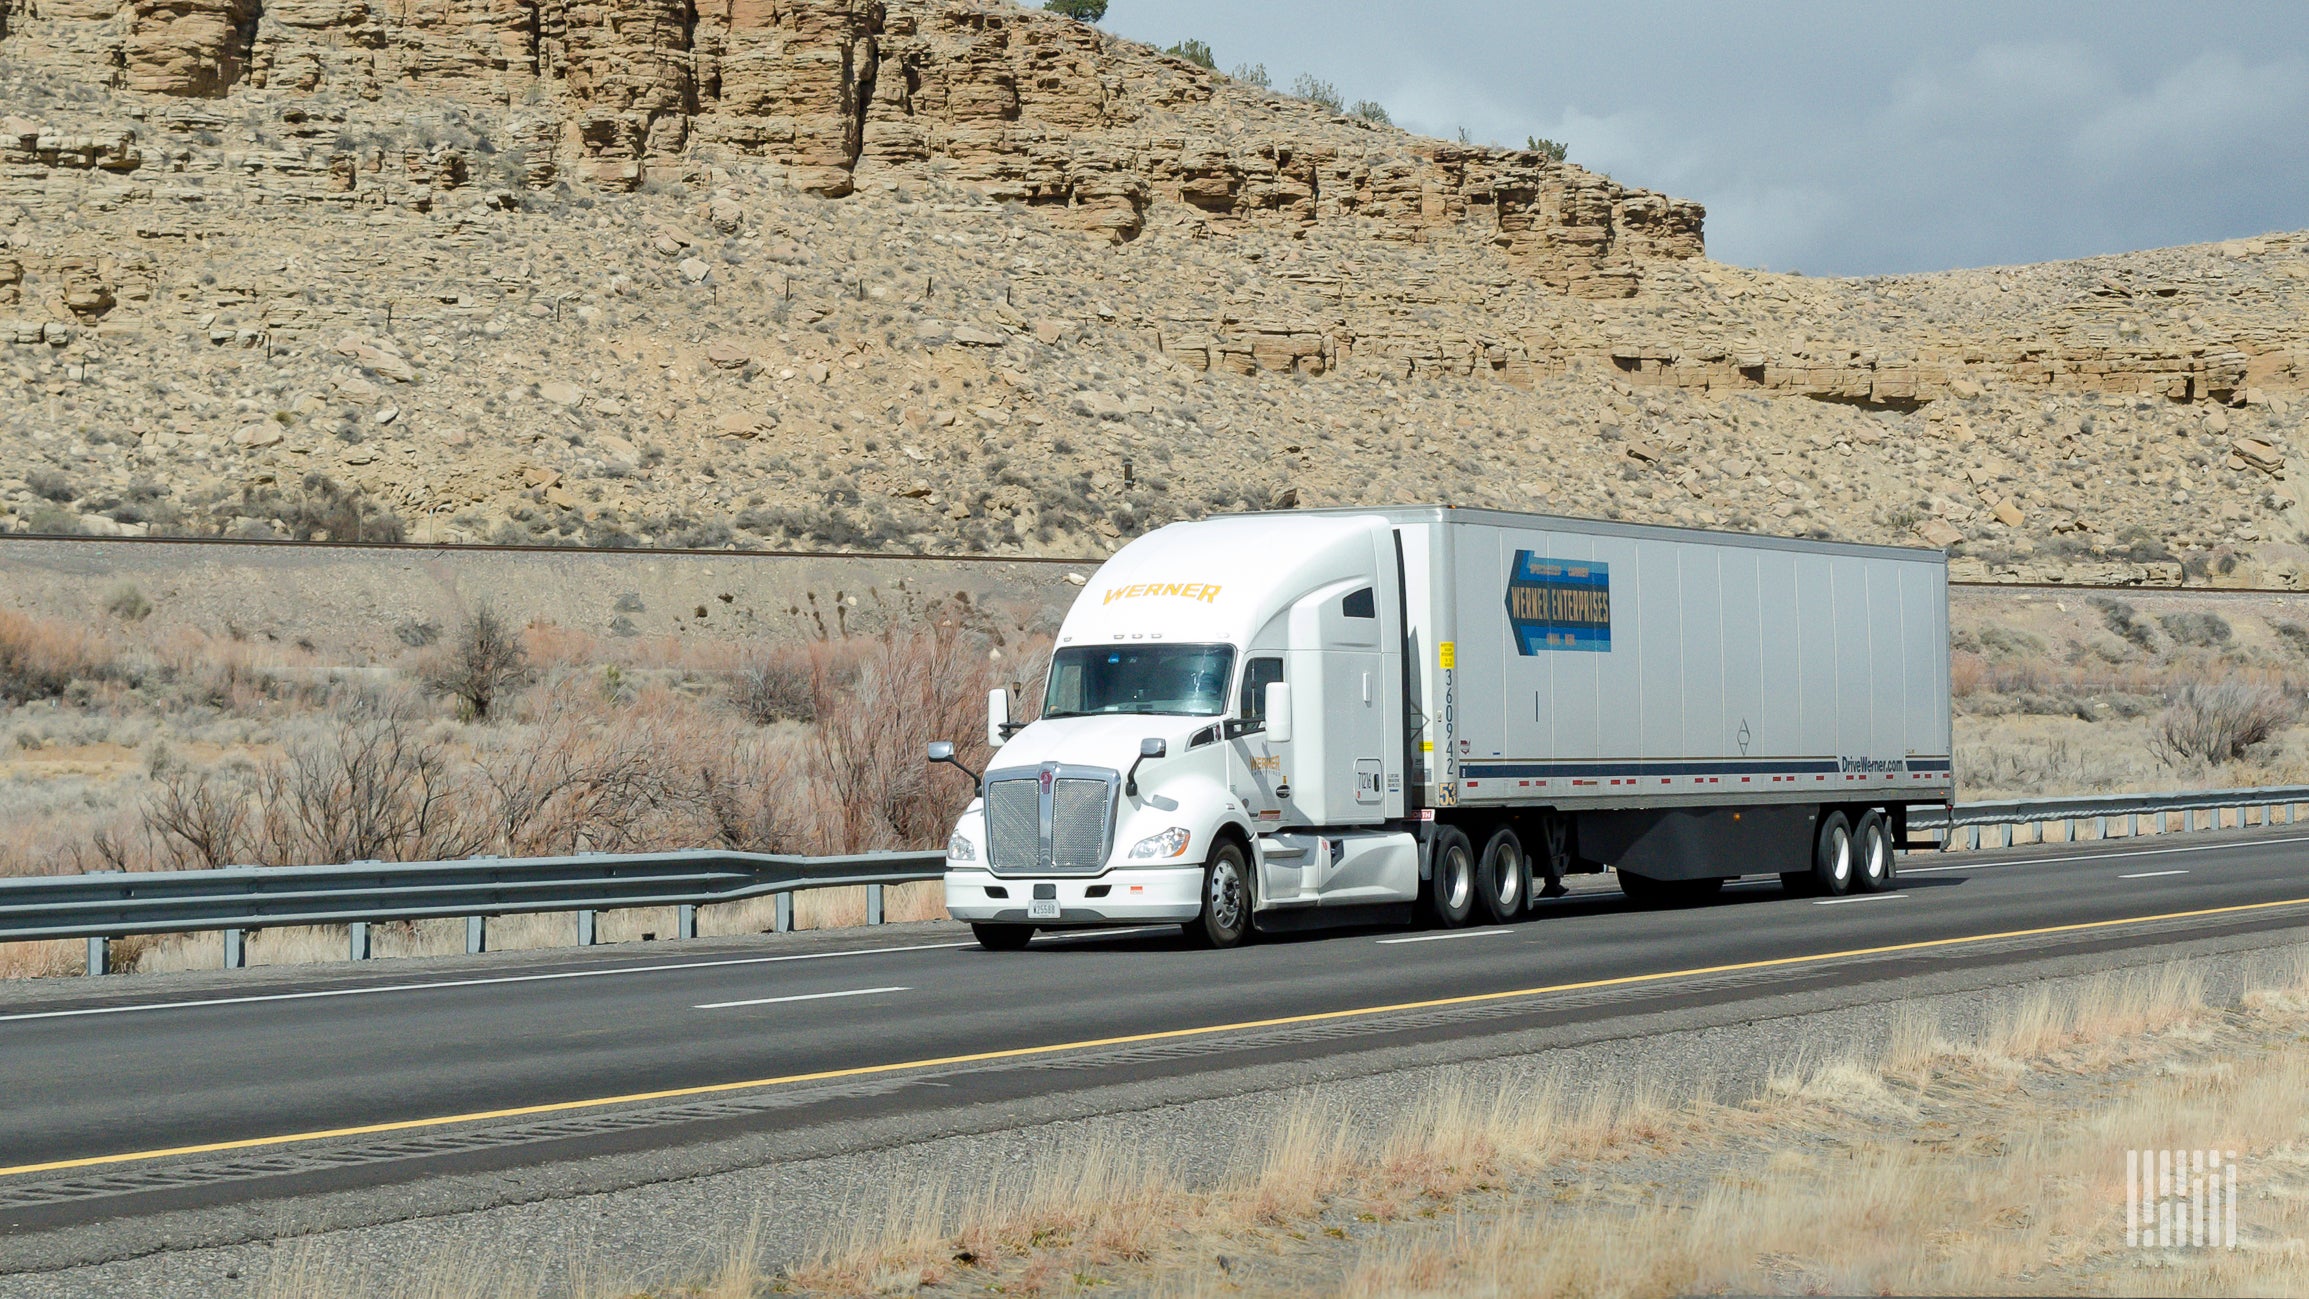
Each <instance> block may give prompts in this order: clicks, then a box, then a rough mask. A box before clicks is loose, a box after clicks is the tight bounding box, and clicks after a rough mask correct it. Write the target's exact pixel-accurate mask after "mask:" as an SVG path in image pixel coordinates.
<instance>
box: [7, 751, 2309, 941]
mask: <svg viewBox="0 0 2309 1299" xmlns="http://www.w3.org/2000/svg"><path fill="white" fill-rule="evenodd" d="M2303 806H2309V785H2279V786H2267V787H2262V788H2255V789H2212V790H2191V791H2184V792H2180V793H2170V794H2108V795H2094V796H2088V797H2079V798H2029V799H2012V800H2008V801H2001V802H1979V803H1958V804H1956V805H1955V806H1954V807H1953V808H1952V809H1951V808H1941V807H1925V806H1915V807H1911V808H1909V810H1908V828H1909V830H1910V831H1911V833H1912V834H1913V833H1916V832H1923V833H1926V834H1933V833H1938V834H1940V835H1941V836H1943V837H1942V841H1941V843H1940V847H1942V848H1943V849H1946V848H1951V847H1955V846H1957V840H1958V839H1959V838H1963V839H1964V840H1966V842H1965V844H1964V846H1965V847H1967V848H1974V849H1977V848H1980V847H1983V846H1989V847H2010V846H2012V844H2013V843H2014V840H2015V837H2016V833H2017V831H2018V830H2019V828H2020V827H2022V826H2026V825H2036V826H2040V827H2044V829H2040V830H2039V832H2038V835H2037V838H2036V840H2035V842H2039V843H2051V842H2075V841H2076V840H2077V838H2078V828H2079V826H2080V824H2081V823H2083V822H2086V821H2091V822H2092V823H2093V826H2094V837H2096V838H2101V839H2109V838H2118V837H2137V836H2139V835H2141V834H2143V833H2150V834H2171V833H2176V832H2186V831H2194V830H2199V829H2225V828H2230V827H2229V826H2224V825H2223V824H2222V821H2223V814H2224V813H2227V812H2232V811H2233V812H2235V814H2236V815H2235V816H2234V817H2233V818H2230V822H2231V825H2232V826H2245V825H2264V826H2266V825H2276V824H2279V823H2280V810H2281V811H2282V823H2283V824H2287V825H2291V824H2293V823H2294V818H2295V815H2296V813H2297V811H2298V810H2299V809H2300V808H2301V807H2303ZM2255 809H2258V810H2259V819H2258V820H2255V819H2254V812H2255ZM2175 817H2178V818H2179V819H2180V823H2179V824H2178V825H2177V826H2176V825H2175V824H2174V823H2173V821H2174V818H2175ZM2201 818H2202V819H2203V820H2204V824H2203V825H2200V824H2199V821H2200V819H2201ZM2144 819H2145V820H2146V821H2147V824H2148V828H2147V829H2146V830H2144V829H2143V823H2144ZM2120 823H2121V825H2122V826H2123V834H2122V835H2119V834H2117V833H2116V828H2117V826H2118V825H2119V824H2120ZM2054 825H2058V826H2061V827H2062V835H2061V838H2060V839H2058V840H2055V839H2053V838H2051V836H2050V834H2049V829H2050V827H2052V826H2054ZM1984 829H1998V830H2000V831H2001V836H2000V837H2001V839H2002V843H2000V844H1987V845H1984V844H1983V842H1982V841H1983V835H1982V831H1983V830H1984ZM945 865H946V858H945V854H943V853H941V852H936V851H932V852H880V853H860V854H857V855H853V856H847V857H792V856H771V855H766V854H759V853H736V852H713V851H695V852H670V853H590V854H584V855H580V856H575V857H475V858H470V859H467V860H465V861H436V862H352V863H349V864H347V865H342V866H285V867H268V866H232V867H227V868H225V869H223V870H202V871H149V872H133V873H132V872H126V871H110V872H99V873H96V874H91V875H61V876H46V877H40V876H35V877H31V878H26V879H6V880H0V942H24V941H29V940H36V939H56V938H85V939H87V940H88V971H89V973H91V974H102V973H104V972H105V969H106V967H107V962H108V948H107V946H106V944H107V943H108V941H109V940H111V939H114V938H121V937H125V936H127V935H130V934H171V933H196V932H221V933H222V934H223V935H224V944H225V964H226V965H227V966H232V967H238V966H240V965H243V964H245V963H246V962H245V959H244V958H245V956H246V952H247V949H246V938H247V934H248V931H249V930H252V929H265V928H272V927H277V926H283V925H344V926H346V927H347V933H348V951H349V954H350V955H351V957H352V959H354V960H365V959H367V957H368V955H369V925H370V924H371V923H374V922H378V921H390V920H422V919H430V918H438V917H444V916H450V917H454V916H463V917H465V923H466V927H465V948H466V950H467V951H468V952H481V951H486V950H487V949H488V922H489V918H490V917H491V916H502V915H520V914H525V913H537V912H572V913H574V914H575V915H576V918H577V942H578V944H579V945H580V946H590V945H591V944H592V943H593V941H594V924H595V918H596V914H597V913H599V912H601V911H607V910H614V909H618V908H625V907H673V908H675V935H676V936H677V937H681V938H694V937H696V936H697V909H698V908H699V907H701V906H708V905H711V904H714V903H721V902H736V901H740V900H742V899H745V898H753V897H760V896H762V895H764V894H768V895H771V896H773V897H775V898H776V899H777V909H776V912H775V918H774V921H773V930H774V932H785V931H787V930H790V929H792V928H793V895H794V894H795V893H796V892H797V891H799V890H802V889H818V888H842V887H857V886H861V885H862V886H864V887H865V889H866V923H868V924H880V923H882V888H883V886H884V885H888V884H903V883H909V882H912V881H917V880H934V879H937V878H939V877H940V876H941V875H943V874H944V872H945Z"/></svg>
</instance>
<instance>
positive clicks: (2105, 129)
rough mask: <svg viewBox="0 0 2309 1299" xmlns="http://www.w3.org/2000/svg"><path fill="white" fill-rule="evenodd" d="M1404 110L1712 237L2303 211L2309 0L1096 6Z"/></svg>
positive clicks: (1912, 234) (1993, 253)
mask: <svg viewBox="0 0 2309 1299" xmlns="http://www.w3.org/2000/svg"><path fill="white" fill-rule="evenodd" d="M1103 25H1104V26H1105V27H1106V28H1107V29H1108V30H1110V31H1114V32H1118V33H1120V34H1122V35H1125V36H1129V37H1133V38H1135V39H1139V40H1145V41H1151V42H1154V43H1155V44H1158V45H1168V44H1170V43H1172V42H1173V41H1176V40H1179V39H1181V38H1182V37H1190V36H1191V37H1196V38H1199V39H1202V40H1205V41H1208V42H1210V44H1211V45H1212V47H1213V48H1214V50H1215V52H1216V53H1217V55H1218V62H1219V67H1220V68H1221V69H1222V70H1229V69H1232V68H1234V67H1235V66H1236V65H1238V64H1243V63H1263V64H1265V65H1266V67H1267V70H1268V72H1269V74H1270V75H1271V76H1272V77H1273V79H1274V83H1275V85H1276V87H1277V88H1283V87H1287V86H1288V85H1289V84H1290V82H1291V80H1292V78H1293V77H1294V76H1296V75H1297V74H1299V73H1302V72H1304V73H1310V74H1312V75H1314V76H1317V77H1320V78H1322V79H1324V80H1326V81H1329V82H1332V83H1333V84H1335V85H1336V86H1337V87H1338V88H1339V91H1340V93H1341V94H1343V95H1344V96H1345V97H1346V99H1347V100H1348V101H1349V102H1350V103H1351V102H1353V101H1355V100H1357V99H1363V98H1369V99H1374V100H1377V101H1378V102H1379V103H1381V104H1382V105H1384V106H1385V107H1386V108H1387V110H1388V112H1389V113H1390V114H1392V115H1393V117H1394V118H1395V120H1396V121H1397V122H1398V123H1400V124H1402V125H1404V126H1407V127H1410V128H1411V129H1413V130H1416V131H1420V132H1423V133H1426V134H1431V135H1439V136H1445V137H1451V136H1455V135H1456V134H1457V133H1458V131H1459V130H1460V129H1461V128H1462V127H1464V128H1465V129H1466V130H1467V131H1468V132H1469V133H1470V135H1471V136H1472V137H1473V138H1474V140H1475V141H1476V142H1478V143H1499V144H1513V145H1521V144H1522V143H1523V142H1524V138H1525V137H1526V136H1531V135H1539V136H1545V137H1548V138H1551V139H1557V140H1562V141H1565V142H1567V143H1569V144H1570V146H1571V158H1572V160H1573V161H1574V162H1577V163H1580V164H1582V165H1584V166H1587V167H1591V168H1594V169H1596V170H1598V171H1602V172H1605V173H1608V174H1609V175H1611V176H1612V177H1613V178H1614V179H1616V180H1618V181H1620V182H1622V183H1623V184H1629V185H1638V186H1643V187H1645V188H1649V189H1659V190H1665V191H1667V192H1668V193H1671V194H1675V195H1678V196H1679V197H1684V198H1693V199H1698V200H1700V201H1701V202H1703V203H1705V204H1707V207H1708V225H1707V234H1708V251H1709V253H1710V255H1712V256H1714V257H1716V258H1719V259H1721V260H1724V261H1729V262H1738V263H1742V264H1745V265H1750V266H1765V267H1769V268H1771V269H1774V270H1801V271H1806V272H1809V273H1812V274H1846V275H1858V274H1870V273H1875V272H1893V271H1922V270H1938V269H1943V268H1947V267H1957V266H1985V265H1995V264H2002V263H2012V262H2029V261H2042V260H2046V259H2050V258H2059V257H2078V256H2087V255H2090V254H2094V253H2106V252H2122V251H2127V250H2131V249H2137V248H2151V247H2159V246H2163V245H2168V244H2180V243H2195V242H2200V241H2205V240H2213V239H2226V238H2233V237H2235V236H2239V235H2249V234H2259V233H2261V232H2263V231H2268V230H2296V229H2302V228H2305V227H2309V0H2259V2H2251V0H2195V2H2183V0H2173V2H2170V3H2163V4H2156V3H2143V2H2142V0H2098V2H2097V3H2093V2H2086V0H1996V2H1994V3H1991V2H1989V0H1937V2H1936V3H1932V4H1914V3H1897V4H1895V3H1887V2H1882V0H1841V2H1839V3H1825V2H1820V0H1737V2H1734V0H1722V2H1718V3H1700V2H1697V0H1685V2H1682V3H1668V2H1666V0H1648V2H1647V0H1616V2H1614V3H1596V0H1583V2H1582V3H1576V4H1575V3H1564V2H1562V0H1526V2H1525V3H1508V2H1507V0H1406V2H1399V3H1380V2H1378V0H1324V2H1323V3H1311V2H1309V0H1298V2H1297V3H1283V2H1282V0H1113V7H1112V8H1111V9H1110V11H1109V12H1108V14H1107V18H1106V22H1105V23H1104V24H1103Z"/></svg>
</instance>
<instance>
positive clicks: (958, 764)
mask: <svg viewBox="0 0 2309 1299" xmlns="http://www.w3.org/2000/svg"><path fill="white" fill-rule="evenodd" d="M930 761H932V762H943V763H946V764H947V765H948V766H951V767H953V768H954V769H955V770H956V771H959V772H961V773H962V774H963V775H965V776H968V777H970V783H971V784H973V785H975V784H978V783H980V782H979V778H978V773H977V772H975V771H972V770H971V769H970V768H968V767H965V766H963V765H962V760H961V759H960V758H957V757H955V756H954V741H952V740H932V741H930Z"/></svg>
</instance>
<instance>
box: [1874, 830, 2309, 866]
mask: <svg viewBox="0 0 2309 1299" xmlns="http://www.w3.org/2000/svg"><path fill="white" fill-rule="evenodd" d="M2172 833H2175V834H2178V833H2180V832H2179V831H2173V832H2172ZM2141 837H2142V838H2144V839H2145V838H2148V837H2149V836H2147V835H2143V836H2141ZM2286 843H2309V834H2295V835H2285V836H2283V837H2282V838H2277V839H2231V840H2230V841H2229V842H2227V843H2193V844H2188V845H2185V846H2182V847H2178V848H2134V849H2131V850H2129V851H2126V852H2084V853H2077V854H2075V855H2074V856H2069V857H2024V858H2021V859H2020V860H2018V861H1985V862H1972V863H1969V864H1967V863H1962V862H1959V863H1957V864H1955V865H1951V866H1902V867H1901V868H1900V873H1901V874H1903V875H1929V874H1931V873H1933V872H1934V871H1992V870H2003V869H2005V868H2007V867H2011V866H2058V865H2060V864H2062V863H2064V862H2076V861H2123V860H2125V859H2126V858H2129V857H2157V856H2162V855H2165V854H2168V853H2176V852H2219V851H2221V850H2222V849H2224V848H2265V847H2270V846H2273V845H2276V844H2286Z"/></svg>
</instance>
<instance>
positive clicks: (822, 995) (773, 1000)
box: [693, 988, 913, 1010]
mask: <svg viewBox="0 0 2309 1299" xmlns="http://www.w3.org/2000/svg"><path fill="white" fill-rule="evenodd" d="M912 991H913V989H912V988H851V989H848V990H847V991H843V992H798V993H795V994H794V995H793V996H791V997H756V998H754V999H753V1000H751V1001H709V1002H707V1003H705V1004H704V1005H702V1006H696V1007H693V1009H696V1010H728V1009H729V1008H730V1007H732V1006H776V1005H779V1004H781V1003H784V1002H788V1001H825V1000H827V999H828V998H831V997H871V996H875V995H877V994H879V993H884V992H912Z"/></svg>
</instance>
